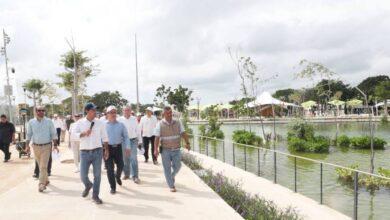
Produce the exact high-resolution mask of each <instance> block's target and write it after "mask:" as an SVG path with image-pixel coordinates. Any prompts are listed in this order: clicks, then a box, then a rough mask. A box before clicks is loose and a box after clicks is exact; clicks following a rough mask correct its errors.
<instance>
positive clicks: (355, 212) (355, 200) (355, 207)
mask: <svg viewBox="0 0 390 220" xmlns="http://www.w3.org/2000/svg"><path fill="white" fill-rule="evenodd" d="M353 185H354V187H353V189H354V193H353V194H354V198H353V219H355V220H357V219H358V200H359V173H358V172H356V171H355V178H354V181H353Z"/></svg>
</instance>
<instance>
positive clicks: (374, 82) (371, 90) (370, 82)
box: [357, 75, 390, 104]
mask: <svg viewBox="0 0 390 220" xmlns="http://www.w3.org/2000/svg"><path fill="white" fill-rule="evenodd" d="M388 80H390V78H389V76H387V75H378V76H371V77H367V78H366V79H364V80H363V81H362V82H360V83H359V85H358V86H357V87H359V89H361V90H362V91H363V92H364V93H365V94H366V95H367V98H368V100H369V102H371V104H372V101H373V97H374V96H375V88H376V87H377V86H378V85H379V84H380V83H381V82H383V81H388ZM359 96H360V94H359Z"/></svg>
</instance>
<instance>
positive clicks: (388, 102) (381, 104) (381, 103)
mask: <svg viewBox="0 0 390 220" xmlns="http://www.w3.org/2000/svg"><path fill="white" fill-rule="evenodd" d="M383 105H385V102H379V103H378V104H376V105H375V107H379V106H383ZM387 105H390V99H388V100H387Z"/></svg>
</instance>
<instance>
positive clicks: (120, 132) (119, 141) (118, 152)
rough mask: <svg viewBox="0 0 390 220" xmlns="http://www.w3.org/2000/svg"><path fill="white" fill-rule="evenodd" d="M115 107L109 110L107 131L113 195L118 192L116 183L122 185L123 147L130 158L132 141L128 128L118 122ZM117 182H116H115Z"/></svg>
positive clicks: (108, 166)
mask: <svg viewBox="0 0 390 220" xmlns="http://www.w3.org/2000/svg"><path fill="white" fill-rule="evenodd" d="M116 113H117V111H116V108H115V106H109V107H108V108H107V115H108V121H107V124H106V130H107V135H108V152H109V153H108V155H109V156H108V159H107V160H106V161H105V163H106V167H107V177H108V182H109V183H110V187H111V191H110V192H111V194H115V192H116V182H117V183H118V185H122V180H121V174H122V170H123V165H124V163H123V153H122V147H123V148H125V154H126V156H130V141H129V135H128V133H127V129H126V126H125V125H124V124H123V123H122V122H119V121H117V120H116V116H117V115H116ZM114 163H115V164H116V174H114V173H115V170H114ZM115 180H116V182H115Z"/></svg>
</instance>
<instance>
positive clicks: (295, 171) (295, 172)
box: [294, 157, 297, 192]
mask: <svg viewBox="0 0 390 220" xmlns="http://www.w3.org/2000/svg"><path fill="white" fill-rule="evenodd" d="M294 192H297V158H296V157H294Z"/></svg>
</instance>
